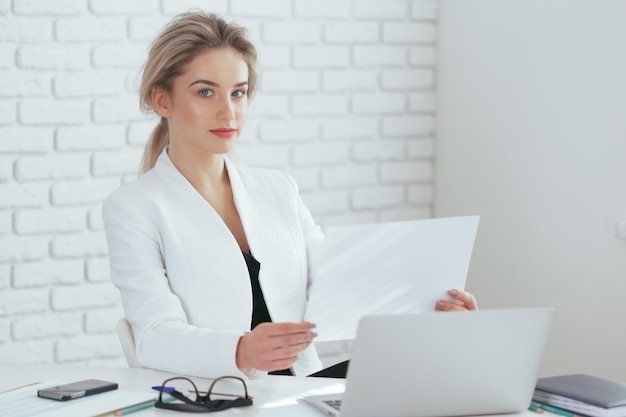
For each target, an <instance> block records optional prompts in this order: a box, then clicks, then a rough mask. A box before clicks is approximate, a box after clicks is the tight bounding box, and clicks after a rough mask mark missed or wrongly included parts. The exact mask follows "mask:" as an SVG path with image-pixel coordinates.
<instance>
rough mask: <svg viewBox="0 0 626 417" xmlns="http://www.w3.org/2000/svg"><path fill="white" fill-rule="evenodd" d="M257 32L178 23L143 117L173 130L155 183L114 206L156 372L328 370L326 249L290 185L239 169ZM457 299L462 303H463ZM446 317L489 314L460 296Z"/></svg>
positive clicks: (160, 141) (129, 301)
mask: <svg viewBox="0 0 626 417" xmlns="http://www.w3.org/2000/svg"><path fill="white" fill-rule="evenodd" d="M255 63H256V50H255V48H254V46H253V45H252V44H251V43H250V41H249V40H248V39H247V38H246V36H245V30H244V29H243V28H241V27H239V26H237V25H234V24H231V23H227V22H225V21H224V20H223V19H221V18H218V17H217V16H215V15H213V14H205V13H202V12H193V13H185V14H182V15H179V16H177V17H176V18H174V19H173V20H172V21H171V22H170V23H169V24H168V25H167V26H166V27H165V29H164V30H163V31H162V32H161V33H160V34H159V36H158V37H157V38H156V40H155V41H154V42H153V44H152V46H151V49H150V53H149V56H148V60H147V62H146V65H145V67H144V70H143V78H142V83H141V89H140V96H141V97H140V100H141V106H142V108H143V109H144V110H145V111H154V112H156V113H157V114H158V115H159V116H160V117H161V119H160V123H159V124H158V126H157V127H156V128H155V130H154V132H153V134H152V137H151V138H150V140H149V141H148V143H147V145H146V150H145V154H144V159H143V163H142V173H143V175H141V176H140V177H139V178H138V179H137V180H135V181H133V182H131V183H129V184H127V185H125V186H123V187H122V188H121V189H119V190H117V191H116V192H114V193H113V194H112V195H111V196H109V197H108V198H107V200H106V201H105V203H104V206H103V215H104V224H105V229H106V234H107V241H108V246H109V257H110V263H111V275H112V280H113V282H114V284H115V285H116V286H117V287H118V288H119V290H120V292H121V295H122V302H123V306H124V310H125V313H126V318H127V319H128V320H129V322H130V324H131V325H132V328H133V331H134V335H135V342H136V350H137V358H138V360H139V362H140V364H141V365H142V366H144V367H148V368H155V369H161V370H166V371H170V372H175V373H179V374H185V375H196V376H203V377H217V376H222V375H236V376H241V377H247V378H257V377H260V376H262V375H264V374H265V373H266V372H268V371H281V370H283V371H285V370H287V371H288V372H289V373H293V374H295V375H310V374H312V373H314V372H316V371H319V370H320V369H321V363H320V361H319V358H318V356H317V353H316V351H315V348H314V346H313V345H312V344H311V342H312V341H313V339H314V338H315V336H316V334H315V331H314V327H315V326H314V324H312V323H307V322H304V321H302V319H303V317H304V311H305V308H306V299H307V288H308V285H309V283H310V277H312V276H313V267H314V262H312V261H311V260H312V259H314V258H315V256H316V254H317V253H318V252H319V251H320V249H321V245H322V244H323V239H324V236H323V234H322V232H321V230H320V229H319V227H318V226H317V225H316V224H315V223H314V221H313V219H312V217H311V214H310V213H309V211H308V210H307V209H306V207H305V206H304V204H303V202H302V200H301V199H300V197H299V195H298V188H297V186H296V184H295V182H294V181H293V180H292V179H291V178H290V177H289V176H287V175H286V174H284V173H282V172H279V171H274V170H268V169H260V168H246V167H241V166H235V165H234V164H233V163H232V162H231V161H230V160H229V159H228V157H227V156H226V154H227V153H228V151H230V150H231V149H232V147H233V146H234V144H235V142H236V141H237V139H238V138H239V136H240V134H241V132H242V129H243V127H244V124H245V121H246V113H247V109H248V103H249V100H250V99H251V98H252V96H253V94H254V92H255V89H256V84H257V75H256V70H255ZM454 291H456V290H454ZM451 295H452V297H453V298H455V299H456V300H457V301H458V303H452V302H449V301H444V300H441V301H440V302H439V303H437V306H436V309H439V310H462V309H476V303H475V300H474V298H473V297H472V296H471V295H470V294H468V293H465V292H463V291H456V293H454V292H453V293H451Z"/></svg>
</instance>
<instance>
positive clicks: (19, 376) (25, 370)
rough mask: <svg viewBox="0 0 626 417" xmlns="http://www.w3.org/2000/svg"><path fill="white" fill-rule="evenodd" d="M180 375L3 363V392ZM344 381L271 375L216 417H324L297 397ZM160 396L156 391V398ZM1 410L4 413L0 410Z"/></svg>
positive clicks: (132, 387)
mask: <svg viewBox="0 0 626 417" xmlns="http://www.w3.org/2000/svg"><path fill="white" fill-rule="evenodd" d="M173 376H177V375H174V374H170V373H168V372H161V371H155V370H152V369H131V368H95V367H84V366H70V365H40V364H24V363H8V362H0V392H2V391H6V390H8V389H11V388H15V387H19V386H23V385H28V384H31V383H34V382H42V381H47V380H57V381H66V382H73V381H80V380H82V379H90V378H95V379H104V380H107V381H113V382H117V383H118V384H119V388H120V389H121V390H126V391H147V392H151V391H152V390H151V388H150V387H152V386H153V385H160V384H161V383H162V382H163V381H165V380H166V379H167V378H171V377H173ZM191 379H192V380H193V381H194V382H195V383H196V385H197V386H198V389H200V390H206V389H208V388H209V385H210V384H211V380H210V379H203V378H191ZM343 382H344V380H343V379H332V378H298V377H292V376H274V375H270V376H268V378H267V379H265V380H262V381H250V382H248V383H247V385H248V392H249V394H250V395H251V396H253V397H254V406H253V407H245V408H235V409H231V410H226V411H221V412H219V413H215V414H212V415H215V416H216V417H217V416H226V415H237V416H242V417H243V416H258V417H263V416H265V417H267V416H272V417H280V416H285V417H286V416H289V417H294V416H298V417H309V416H310V417H320V416H323V414H322V413H320V412H319V411H317V410H316V409H315V408H313V407H311V406H310V405H309V404H307V403H303V402H301V401H297V400H296V398H297V397H298V396H299V395H300V394H302V393H304V392H308V391H315V390H321V391H320V392H322V393H323V392H342V391H343V387H344V383H343ZM156 395H157V393H156V392H155V398H156ZM0 411H1V410H0ZM130 415H131V416H137V417H147V416H170V417H171V416H173V415H180V416H184V415H193V413H173V412H171V411H167V410H160V409H156V408H150V409H147V410H142V411H139V412H136V413H133V414H130ZM535 417H536V416H535Z"/></svg>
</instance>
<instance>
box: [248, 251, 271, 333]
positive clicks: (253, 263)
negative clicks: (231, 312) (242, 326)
mask: <svg viewBox="0 0 626 417" xmlns="http://www.w3.org/2000/svg"><path fill="white" fill-rule="evenodd" d="M241 253H243V257H244V258H245V259H246V264H247V265H248V273H250V284H252V321H251V323H250V330H252V329H254V328H255V327H256V326H258V325H259V324H261V323H266V322H271V321H272V318H271V317H270V312H269V311H267V304H265V298H264V297H263V291H262V290H261V285H260V284H259V271H260V270H261V264H260V263H259V261H257V260H256V259H255V258H254V256H252V254H251V253H246V252H241Z"/></svg>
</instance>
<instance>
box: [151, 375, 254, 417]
mask: <svg viewBox="0 0 626 417" xmlns="http://www.w3.org/2000/svg"><path fill="white" fill-rule="evenodd" d="M225 380H236V381H240V382H241V384H242V385H243V394H244V396H239V395H232V394H220V393H217V392H213V388H214V387H215V385H216V384H217V383H218V382H219V381H225ZM172 381H176V382H175V383H176V385H178V386H179V387H180V386H181V381H182V382H183V384H184V385H187V383H188V384H190V385H191V386H192V387H193V391H195V393H196V399H195V400H192V399H191V398H189V397H187V396H186V395H185V394H183V393H182V392H180V391H178V390H176V388H174V387H172V386H168V383H171V382H172ZM155 388H158V389H159V398H158V399H157V400H156V402H155V404H154V406H155V407H156V408H163V409H166V410H175V411H186V412H188V413H211V412H214V411H222V410H226V409H229V408H232V407H247V406H249V405H252V397H250V396H248V387H247V386H246V382H245V381H244V380H243V379H241V378H239V377H236V376H223V377H220V378H217V379H215V380H213V383H212V384H211V386H210V387H209V391H208V392H207V393H206V395H203V394H201V393H200V392H199V391H198V388H197V387H196V384H194V382H193V381H192V380H191V379H189V378H185V377H174V378H170V379H167V380H165V381H164V382H163V384H162V385H161V387H160V388H159V387H155ZM193 391H192V390H189V392H191V393H192V394H193ZM164 392H165V393H166V394H169V395H171V396H172V397H174V398H175V399H177V400H180V401H182V404H181V403H178V402H168V401H167V400H166V401H163V393H164ZM211 395H214V396H215V395H218V396H226V397H234V398H233V399H226V400H225V399H212V398H211ZM166 398H167V397H166Z"/></svg>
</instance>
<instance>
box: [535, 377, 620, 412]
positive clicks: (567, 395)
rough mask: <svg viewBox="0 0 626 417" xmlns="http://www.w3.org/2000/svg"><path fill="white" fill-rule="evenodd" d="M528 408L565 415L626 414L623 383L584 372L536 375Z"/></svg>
mask: <svg viewBox="0 0 626 417" xmlns="http://www.w3.org/2000/svg"><path fill="white" fill-rule="evenodd" d="M530 409H531V410H533V411H537V412H542V411H549V412H551V413H555V414H558V415H561V416H565V417H577V416H581V417H582V416H590V417H626V384H624V383H621V382H616V381H611V380H608V379H604V378H598V377H595V376H591V375H585V374H573V375H560V376H553V377H549V378H539V379H538V380H537V386H536V388H535V392H534V394H533V401H532V403H531V405H530Z"/></svg>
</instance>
